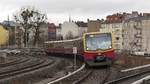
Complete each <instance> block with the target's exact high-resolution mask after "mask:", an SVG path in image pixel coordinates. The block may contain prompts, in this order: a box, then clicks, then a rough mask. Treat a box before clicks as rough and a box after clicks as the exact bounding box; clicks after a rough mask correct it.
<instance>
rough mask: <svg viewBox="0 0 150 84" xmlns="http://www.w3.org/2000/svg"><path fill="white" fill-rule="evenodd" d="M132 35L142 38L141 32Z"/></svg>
mask: <svg viewBox="0 0 150 84" xmlns="http://www.w3.org/2000/svg"><path fill="white" fill-rule="evenodd" d="M134 37H136V38H142V34H141V33H137V34H135V35H134Z"/></svg>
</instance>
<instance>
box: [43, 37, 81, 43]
mask: <svg viewBox="0 0 150 84" xmlns="http://www.w3.org/2000/svg"><path fill="white" fill-rule="evenodd" d="M81 39H82V38H81V37H80V38H76V39H70V40H60V41H46V42H44V43H59V42H71V41H77V40H81Z"/></svg>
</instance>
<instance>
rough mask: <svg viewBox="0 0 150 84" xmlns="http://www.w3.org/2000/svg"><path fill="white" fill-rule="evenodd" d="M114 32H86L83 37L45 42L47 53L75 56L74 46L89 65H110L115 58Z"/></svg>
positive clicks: (78, 54)
mask: <svg viewBox="0 0 150 84" xmlns="http://www.w3.org/2000/svg"><path fill="white" fill-rule="evenodd" d="M113 37H114V36H113V33H112V32H107V33H100V32H92V33H85V34H84V35H83V37H82V38H76V39H72V40H62V41H47V42H45V47H46V53H47V54H53V55H54V54H55V55H57V56H62V55H63V56H73V47H76V48H77V56H79V58H83V60H84V62H85V63H86V64H87V65H88V66H101V65H110V64H111V63H112V61H113V60H114V59H115V49H114V38H113Z"/></svg>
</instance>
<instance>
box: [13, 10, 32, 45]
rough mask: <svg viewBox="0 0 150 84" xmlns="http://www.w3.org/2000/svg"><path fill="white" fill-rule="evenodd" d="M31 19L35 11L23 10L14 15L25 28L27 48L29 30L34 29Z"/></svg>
mask: <svg viewBox="0 0 150 84" xmlns="http://www.w3.org/2000/svg"><path fill="white" fill-rule="evenodd" d="M31 17H33V9H31V8H21V10H20V11H19V12H17V13H16V14H15V15H14V19H15V21H16V22H17V23H19V24H20V25H21V26H22V27H23V28H24V34H23V35H24V38H23V39H24V41H23V42H24V45H25V47H26V46H27V42H28V38H29V37H28V35H29V33H28V30H29V29H30V28H31V27H32V25H31Z"/></svg>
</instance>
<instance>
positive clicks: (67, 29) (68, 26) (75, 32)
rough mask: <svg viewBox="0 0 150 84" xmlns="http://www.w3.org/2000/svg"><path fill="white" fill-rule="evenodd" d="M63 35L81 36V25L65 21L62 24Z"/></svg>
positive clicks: (70, 37)
mask: <svg viewBox="0 0 150 84" xmlns="http://www.w3.org/2000/svg"><path fill="white" fill-rule="evenodd" d="M61 35H62V37H63V39H72V38H75V37H79V27H78V25H77V24H76V23H75V22H71V21H70V22H64V23H63V24H62V25H61Z"/></svg>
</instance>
